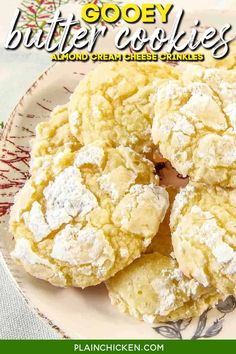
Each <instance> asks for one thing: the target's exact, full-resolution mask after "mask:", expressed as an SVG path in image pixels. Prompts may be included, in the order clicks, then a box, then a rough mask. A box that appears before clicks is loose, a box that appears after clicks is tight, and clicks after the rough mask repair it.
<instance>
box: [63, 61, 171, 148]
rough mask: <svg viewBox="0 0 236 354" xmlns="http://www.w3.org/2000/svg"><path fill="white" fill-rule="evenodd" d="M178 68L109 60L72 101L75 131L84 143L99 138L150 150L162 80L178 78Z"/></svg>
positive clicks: (80, 87) (79, 88)
mask: <svg viewBox="0 0 236 354" xmlns="http://www.w3.org/2000/svg"><path fill="white" fill-rule="evenodd" d="M176 77H177V76H176V75H175V72H174V69H173V68H171V66H170V65H167V64H164V63H162V64H156V63H135V62H132V63H108V64H102V65H98V67H97V68H96V69H95V70H93V71H91V72H90V73H88V74H87V75H86V77H85V78H84V79H83V80H82V81H81V82H80V83H79V85H78V87H77V89H76V90H75V92H74V93H73V94H72V96H71V100H70V103H69V121H70V127H71V131H72V133H73V134H74V135H75V136H76V137H77V138H78V140H79V141H80V142H81V144H83V145H85V144H89V143H92V142H93V141H96V140H98V139H101V140H104V141H106V142H108V143H110V145H111V146H113V147H115V146H119V145H125V146H129V147H131V148H132V149H134V150H136V151H137V152H140V153H149V152H150V150H151V147H152V146H153V144H152V141H151V124H152V119H153V113H154V112H153V111H154V108H153V107H154V106H153V100H152V99H153V96H154V94H155V93H156V90H157V87H158V84H159V80H160V79H167V78H176Z"/></svg>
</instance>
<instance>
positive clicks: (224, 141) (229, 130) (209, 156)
mask: <svg viewBox="0 0 236 354" xmlns="http://www.w3.org/2000/svg"><path fill="white" fill-rule="evenodd" d="M199 73H200V74H199V75H197V77H196V72H195V74H193V75H192V78H191V79H189V80H188V79H187V78H186V77H188V75H184V79H183V82H181V81H180V80H176V81H175V80H170V81H169V82H168V83H166V84H163V85H162V86H161V87H160V88H159V89H158V93H157V100H156V107H155V118H154V121H153V127H152V137H153V140H154V143H155V144H157V145H158V146H159V149H160V152H161V153H162V154H163V156H164V157H165V158H167V159H168V160H169V161H170V162H171V164H172V165H173V166H174V167H175V168H176V170H177V171H178V172H179V173H180V174H182V175H183V176H189V177H190V178H191V179H192V180H194V181H197V182H203V183H207V184H209V185H220V186H222V187H236V148H235V146H236V83H235V79H236V70H223V69H206V70H205V69H204V70H203V69H200V70H199ZM195 80H196V81H195ZM191 81H194V82H193V83H190V82H191Z"/></svg>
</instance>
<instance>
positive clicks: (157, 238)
mask: <svg viewBox="0 0 236 354" xmlns="http://www.w3.org/2000/svg"><path fill="white" fill-rule="evenodd" d="M211 65H212V64H211ZM225 65H228V61H227V62H225ZM235 77H236V70H235V69H233V68H231V67H230V68H229V67H224V66H222V67H220V68H213V69H212V68H211V69H205V68H204V67H203V66H198V65H191V64H189V65H186V66H183V67H182V66H179V67H178V68H174V67H171V66H170V65H167V64H164V63H162V64H159V63H142V64H140V63H109V64H104V65H103V64H102V65H99V66H98V67H97V68H96V69H95V70H94V71H92V72H90V73H89V74H88V75H87V76H85V78H84V79H83V80H82V81H81V82H80V83H79V85H78V87H77V88H76V90H75V92H74V93H73V94H72V96H71V98H70V102H69V103H68V104H66V105H64V106H61V107H57V108H56V109H55V110H54V111H53V112H52V115H51V117H50V119H49V120H48V121H46V122H42V123H40V124H39V125H38V127H37V128H36V137H35V139H34V141H33V144H32V153H31V164H30V171H31V178H30V179H29V180H28V181H27V182H26V184H25V186H24V187H23V188H22V190H21V191H20V192H19V193H18V194H17V196H16V198H15V204H14V206H13V208H12V211H11V217H10V231H11V233H12V234H13V235H14V238H15V242H16V244H15V249H14V250H13V252H12V257H14V259H15V260H16V261H17V262H19V263H20V264H22V265H23V266H24V268H25V269H26V271H27V272H29V273H30V274H31V275H33V276H35V277H37V278H40V279H43V280H46V281H49V282H50V283H52V284H53V285H56V286H61V287H70V286H74V287H80V288H85V287H88V286H95V285H97V284H100V283H101V282H104V281H105V282H106V285H107V288H108V291H109V296H110V298H111V301H112V303H114V304H117V305H118V306H119V308H120V309H121V310H122V311H123V312H126V313H129V314H130V315H132V316H134V317H136V318H138V319H141V320H144V321H147V322H149V323H155V322H159V321H167V320H178V319H183V318H189V317H192V316H198V315H200V314H201V313H202V312H203V311H204V310H205V309H206V308H208V307H209V306H214V304H216V303H217V302H218V300H219V299H223V298H224V297H226V296H227V295H229V294H235V293H236V287H235V284H236V251H235V248H236V238H235V231H236V222H235V223H234V219H235V216H234V215H235V212H234V211H235V210H236V192H235V190H234V189H233V188H235V185H236V174H235V171H236V147H234V144H236V100H235V98H236V86H235V83H234V81H235V80H234V79H235ZM160 165H161V166H162V170H165V174H164V175H165V176H164V175H163V171H162V170H160V168H155V166H157V167H158V166H159V167H160ZM172 166H173V167H172ZM163 176H164V177H163ZM170 176H171V178H170ZM173 176H174V177H173ZM177 176H180V177H181V180H183V181H184V183H185V184H187V182H188V176H189V178H190V182H189V183H188V185H187V187H185V188H181V189H179V180H178V178H177ZM172 247H173V248H172Z"/></svg>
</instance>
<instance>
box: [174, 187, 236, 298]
mask: <svg viewBox="0 0 236 354" xmlns="http://www.w3.org/2000/svg"><path fill="white" fill-rule="evenodd" d="M171 231H172V242H173V247H174V254H175V256H176V259H177V261H178V263H179V266H180V269H181V270H182V271H183V272H184V274H185V275H186V276H191V277H193V278H195V279H196V280H198V281H199V282H200V283H202V284H203V285H205V286H208V285H212V286H214V287H215V288H216V289H218V290H219V291H221V292H222V293H225V294H236V238H235V235H236V190H228V189H222V188H220V187H210V186H205V185H202V184H194V183H190V184H189V185H188V186H187V187H186V188H185V189H182V190H181V192H180V193H179V194H178V195H177V196H176V198H175V201H174V204H173V208H172V214H171Z"/></svg>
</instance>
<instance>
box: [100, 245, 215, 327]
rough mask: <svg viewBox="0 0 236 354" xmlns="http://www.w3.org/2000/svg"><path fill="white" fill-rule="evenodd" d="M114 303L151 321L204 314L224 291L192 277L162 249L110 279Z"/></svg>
mask: <svg viewBox="0 0 236 354" xmlns="http://www.w3.org/2000/svg"><path fill="white" fill-rule="evenodd" d="M106 284H107V287H108V290H109V296H110V299H111V302H112V304H114V305H117V306H118V308H119V309H120V310H121V311H122V312H125V313H128V314H130V315H131V316H133V317H135V318H138V319H140V320H144V321H145V322H147V323H157V322H160V321H176V320H179V319H183V318H190V317H192V316H197V315H199V314H201V313H202V312H203V311H204V310H205V309H206V308H208V306H209V305H214V304H215V303H216V302H217V300H219V298H220V295H219V294H217V292H216V291H215V289H214V288H211V287H206V288H205V287H203V286H202V285H201V284H199V282H197V281H196V280H194V279H188V278H187V277H186V276H184V275H183V273H182V272H181V271H180V270H179V269H178V264H177V262H176V261H175V260H173V259H171V258H170V257H166V256H163V255H161V254H160V253H157V252H156V253H152V254H148V255H143V256H142V257H140V258H139V259H138V260H136V261H134V262H133V263H132V264H131V265H129V266H128V267H127V268H126V269H124V270H123V271H121V272H119V273H118V274H116V275H115V276H114V277H113V278H112V279H110V280H108V282H107V283H106Z"/></svg>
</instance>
